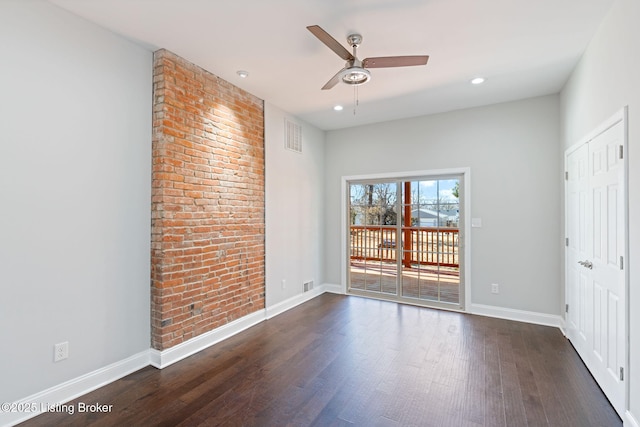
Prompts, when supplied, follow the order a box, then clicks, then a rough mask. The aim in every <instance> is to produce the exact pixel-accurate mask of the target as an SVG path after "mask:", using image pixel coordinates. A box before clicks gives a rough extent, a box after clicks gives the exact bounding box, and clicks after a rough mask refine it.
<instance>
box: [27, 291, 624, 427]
mask: <svg viewBox="0 0 640 427" xmlns="http://www.w3.org/2000/svg"><path fill="white" fill-rule="evenodd" d="M80 402H82V403H85V404H93V403H96V402H98V403H100V404H106V405H113V407H112V408H113V409H112V411H111V412H110V413H105V414H87V413H78V412H77V411H76V412H75V413H74V414H73V415H68V414H66V413H63V414H60V413H47V414H43V415H40V416H38V417H36V418H33V419H31V420H29V421H27V422H25V423H23V424H22V425H23V426H54V425H56V426H59V425H65V426H344V425H358V426H562V427H565V426H580V427H584V426H607V427H609V426H622V422H621V420H620V419H619V418H618V416H617V415H616V413H615V411H614V410H613V408H612V407H611V405H610V404H609V402H608V401H607V399H606V398H605V397H604V395H603V394H602V392H601V390H600V389H599V388H598V386H597V385H596V383H595V381H594V380H593V378H592V377H591V376H590V375H589V372H588V371H587V369H586V368H585V366H584V365H583V364H582V362H581V360H580V358H579V357H578V355H577V354H576V352H575V351H574V349H573V348H572V347H571V345H570V343H569V342H568V341H567V340H566V339H565V338H564V337H563V336H562V334H561V332H560V331H559V330H558V329H556V328H552V327H545V326H537V325H530V324H526V323H519V322H512V321H507V320H500V319H493V318H488V317H481V316H473V315H465V314H460V313H455V312H447V311H438V310H431V309H426V308H420V307H414V306H409V305H401V304H396V303H391V302H384V301H377V300H371V299H365V298H359V297H350V296H341V295H331V294H324V295H322V296H320V297H318V298H315V299H313V300H311V301H309V302H307V303H305V304H303V305H300V306H298V307H297V308H295V309H293V310H290V311H288V312H286V313H284V314H281V315H279V316H277V317H275V318H273V319H271V320H268V321H265V322H262V323H261V324H259V325H257V326H254V327H252V328H250V329H248V330H246V331H244V332H242V333H240V334H238V335H236V336H234V337H232V338H230V339H228V340H226V341H224V342H222V343H219V344H217V345H215V346H213V347H211V348H209V349H207V350H204V351H202V352H200V353H198V354H196V355H194V356H192V357H189V358H188V359H185V360H183V361H181V362H179V363H176V364H174V365H172V366H169V367H167V368H165V369H163V370H157V369H155V368H152V367H147V368H144V369H142V370H140V371H138V372H135V373H133V374H131V375H129V376H127V377H125V378H123V379H121V380H119V381H116V382H114V383H112V384H110V385H107V386H105V387H103V388H101V389H99V390H96V391H94V392H92V393H89V394H87V395H85V396H82V397H81V398H79V399H77V400H76V401H74V402H70V403H69V404H71V405H75V407H76V408H77V405H78V404H79V403H80Z"/></svg>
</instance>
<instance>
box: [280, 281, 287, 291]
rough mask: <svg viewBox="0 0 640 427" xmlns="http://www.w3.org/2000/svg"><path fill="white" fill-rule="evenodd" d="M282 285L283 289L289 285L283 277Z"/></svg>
mask: <svg viewBox="0 0 640 427" xmlns="http://www.w3.org/2000/svg"><path fill="white" fill-rule="evenodd" d="M281 286H282V289H285V288H286V287H287V281H286V280H284V279H282V283H281Z"/></svg>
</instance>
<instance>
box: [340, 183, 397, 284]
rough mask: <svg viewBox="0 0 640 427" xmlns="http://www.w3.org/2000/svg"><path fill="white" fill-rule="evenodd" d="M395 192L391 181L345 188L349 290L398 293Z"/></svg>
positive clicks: (395, 186) (395, 188) (352, 185)
mask: <svg viewBox="0 0 640 427" xmlns="http://www.w3.org/2000/svg"><path fill="white" fill-rule="evenodd" d="M397 193H398V188H397V184H396V183H395V182H375V183H365V184H351V185H350V186H349V203H350V210H349V218H350V236H349V239H350V246H351V255H350V269H349V276H350V277H349V285H350V289H356V290H363V291H369V292H377V293H384V294H392V295H396V294H397V292H398V280H397V275H398V272H397V262H396V258H397V253H398V247H397V245H398V243H397V236H396V234H397V233H396V231H397V230H396V229H397V211H396V203H397Z"/></svg>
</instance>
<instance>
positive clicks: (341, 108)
mask: <svg viewBox="0 0 640 427" xmlns="http://www.w3.org/2000/svg"><path fill="white" fill-rule="evenodd" d="M333 109H334V111H342V110H343V109H344V107H343V106H342V105H336V106H334V107H333Z"/></svg>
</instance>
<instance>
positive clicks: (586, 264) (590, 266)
mask: <svg viewBox="0 0 640 427" xmlns="http://www.w3.org/2000/svg"><path fill="white" fill-rule="evenodd" d="M578 264H580V265H581V266H583V267H585V268H588V269H589V270H593V263H592V262H591V261H589V260H585V261H578Z"/></svg>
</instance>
